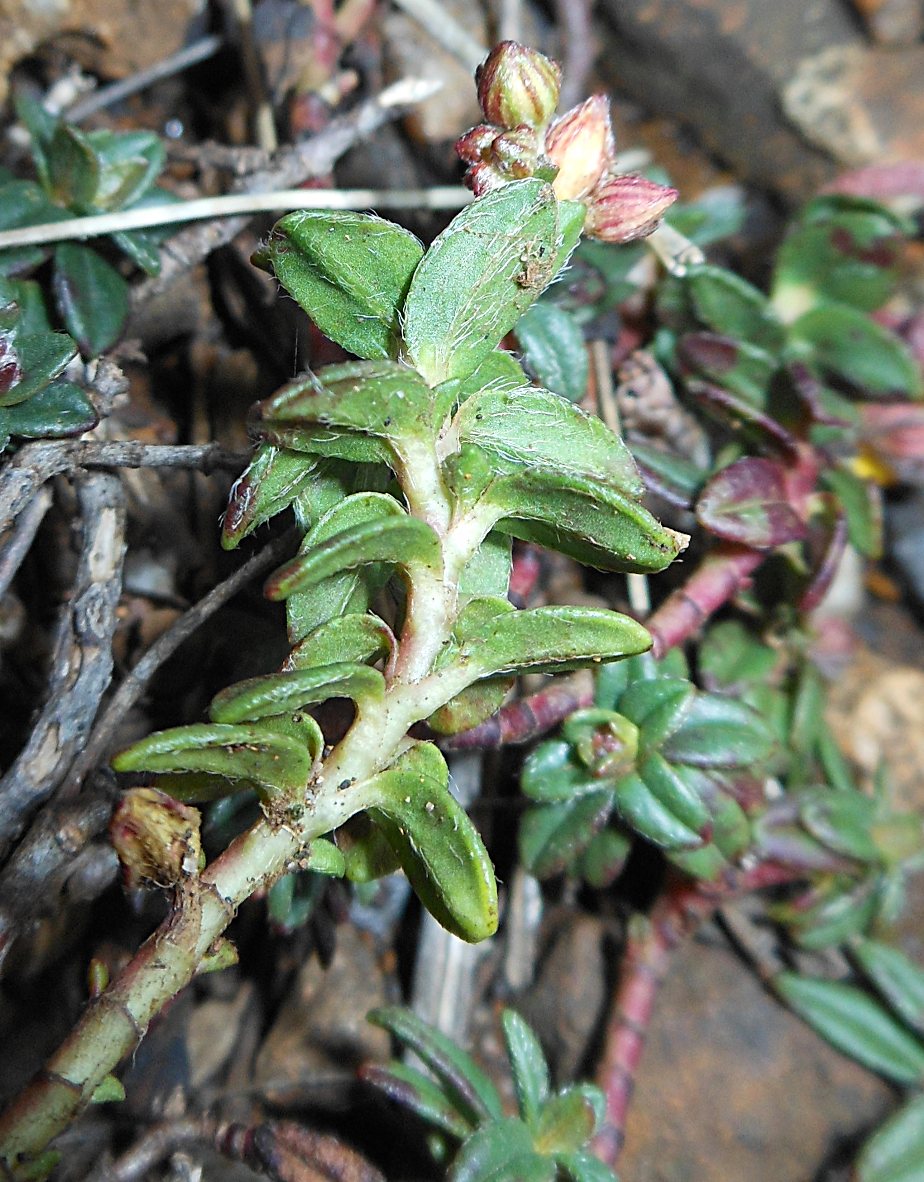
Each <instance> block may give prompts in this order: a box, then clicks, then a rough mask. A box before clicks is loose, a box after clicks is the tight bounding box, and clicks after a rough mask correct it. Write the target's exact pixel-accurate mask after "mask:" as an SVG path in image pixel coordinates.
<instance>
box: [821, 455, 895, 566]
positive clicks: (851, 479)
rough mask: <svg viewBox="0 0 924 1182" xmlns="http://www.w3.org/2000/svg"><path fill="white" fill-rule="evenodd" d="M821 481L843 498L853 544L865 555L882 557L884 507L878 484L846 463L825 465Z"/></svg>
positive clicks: (849, 535) (848, 531)
mask: <svg viewBox="0 0 924 1182" xmlns="http://www.w3.org/2000/svg"><path fill="white" fill-rule="evenodd" d="M820 481H821V484H822V485H823V486H824V487H826V488H830V489H831V491H832V492H833V493H834V495H835V496H836V497H837V499H838V501H839V502H840V505H841V508H842V509H843V511H844V514H845V516H846V518H847V536H848V538H849V539H850V544H851V545H852V546H853V547H854V548H855V549H857V550H859V551H860V553H861V554H862V555H863V556H864V557H865V558H881V557H882V544H883V540H882V532H883V520H882V519H883V509H882V494H881V492H880V491H879V488H878V487H877V486H876V485H875V484H873V482H872V481H871V480H864V479H863V478H862V477H860V476H857V475H855V473H853V472H851V471H850V469H849V468H846V467H844V468H841V467H837V468H835V467H826V468H825V469H824V471H823V472H822V473H821V476H820Z"/></svg>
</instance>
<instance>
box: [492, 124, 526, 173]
mask: <svg viewBox="0 0 924 1182" xmlns="http://www.w3.org/2000/svg"><path fill="white" fill-rule="evenodd" d="M538 158H539V137H538V136H537V135H536V133H535V131H534V130H533V129H532V128H531V127H527V126H526V125H525V124H521V125H520V126H519V127H514V128H512V129H511V130H510V131H504V132H501V134H500V135H498V136H495V138H494V142H493V143H492V144H491V147H490V150H489V152H488V155H487V161H488V163H489V164H493V165H494V166H495V167H496V168H497V169H498V170H499V171H500V172H501V173H502V174H503V175H504V176H506V177H509V178H510V179H511V180H516V181H518V180H522V179H523V177H527V176H532V175H533V173H534V172H535V169H536V164H537V162H538Z"/></svg>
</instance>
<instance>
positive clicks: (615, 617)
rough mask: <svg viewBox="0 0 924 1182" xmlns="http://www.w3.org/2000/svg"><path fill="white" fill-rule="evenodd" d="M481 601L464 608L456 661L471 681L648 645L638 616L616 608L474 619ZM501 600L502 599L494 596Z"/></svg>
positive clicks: (629, 652)
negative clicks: (466, 672) (464, 669)
mask: <svg viewBox="0 0 924 1182" xmlns="http://www.w3.org/2000/svg"><path fill="white" fill-rule="evenodd" d="M485 602H486V601H485V600H478V599H476V600H472V602H471V603H470V604H468V605H467V606H466V607H465V608H464V609H463V611H462V613H461V615H460V618H459V622H458V625H457V631H458V633H459V635H460V641H459V646H458V656H457V658H456V660H457V662H458V663H459V664H460V665H462V666H463V667H465V668H466V669H467V671H468V673H469V674H470V675H471V679H472V680H473V681H475V680H477V679H478V678H480V677H493V676H495V675H496V674H498V673H516V672H520V671H522V670H525V669H528V670H530V671H532V672H537V673H538V672H545V673H548V672H560V671H562V670H566V669H575V668H582V667H583V666H585V665H588V664H591V663H594V662H600V661H615V660H619V659H620V658H622V657H630V656H634V655H635V654H636V653H641V652H645V651H646V650H647V649H649V648H650V647H651V637H650V636H649V634H648V633H647V632H646V630H645V629H644V628H643V627H642V625H641V624H639V623H638V622H637V621H636V620H633V619H631V618H630V617H629V616H622V615H619V613H618V612H611V611H600V610H598V609H594V608H582V607H536V608H531V609H529V610H525V611H513V612H507V611H505V612H503V613H502V614H500V615H494V616H491V617H490V618H489V619H484V618H483V617H482V618H478V613H477V612H476V605H478V608H479V610H480V607H481V605H483V604H484V603H485ZM498 602H502V601H498Z"/></svg>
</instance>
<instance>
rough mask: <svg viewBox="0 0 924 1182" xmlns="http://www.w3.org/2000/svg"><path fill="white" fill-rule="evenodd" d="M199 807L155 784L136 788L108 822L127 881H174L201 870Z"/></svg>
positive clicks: (166, 883)
mask: <svg viewBox="0 0 924 1182" xmlns="http://www.w3.org/2000/svg"><path fill="white" fill-rule="evenodd" d="M200 820H201V818H200V815H199V810H198V809H194V808H190V807H189V806H188V805H185V804H180V802H179V801H178V800H174V799H173V797H172V796H168V795H167V794H166V793H165V792H159V791H158V790H157V789H156V788H132V789H130V790H129V791H128V792H126V793H125V795H124V796H123V797H122V800H121V803H120V804H119V807H118V808H117V809H116V811H115V813H114V814H113V817H112V821H111V822H110V825H109V835H110V837H111V839H112V844H113V845H114V846H115V850H116V853H117V854H118V855H119V860H120V861H121V863H122V867H123V869H124V872H125V883H126V886H127V887H129V888H130V889H131V888H134V887H138V886H140V885H141V883H142V882H153V883H156V884H157V885H158V886H176V885H177V884H178V883H179V882H181V881H182V879H184V878H190V877H193V876H194V875H196V874H198V873H199V870H200V868H201V862H202V844H201V841H200V839H199V823H200Z"/></svg>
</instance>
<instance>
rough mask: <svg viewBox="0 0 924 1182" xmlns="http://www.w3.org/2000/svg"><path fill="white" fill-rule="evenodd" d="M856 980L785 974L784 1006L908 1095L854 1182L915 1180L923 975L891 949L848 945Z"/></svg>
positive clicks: (923, 1042) (922, 1072) (870, 1147)
mask: <svg viewBox="0 0 924 1182" xmlns="http://www.w3.org/2000/svg"><path fill="white" fill-rule="evenodd" d="M850 955H851V959H852V960H853V962H854V965H855V966H856V968H857V971H858V974H859V977H860V981H846V980H845V981H840V980H828V979H821V978H816V977H807V976H804V975H801V974H798V973H793V972H783V973H779V974H778V975H777V976H776V977H775V978H774V979H773V985H774V988H775V989H776V991H777V993H778V994H779V995H780V996H781V997H782V999H783V1000H784V1001H785V1002H786V1004H787V1005H788V1006H789V1007H790V1008H791V1009H792V1010H794V1011H795V1012H796V1013H797V1014H798V1015H799V1016H800V1017H801V1018H802V1019H803V1020H804V1021H805V1022H807V1023H808V1024H809V1025H810V1026H811V1027H812V1028H813V1029H814V1030H815V1031H816V1032H817V1033H818V1034H820V1035H821V1036H822V1038H824V1039H826V1040H827V1041H828V1042H830V1043H831V1044H832V1045H833V1046H835V1047H836V1048H837V1049H838V1050H839V1051H841V1052H842V1053H843V1054H845V1055H848V1056H850V1058H852V1059H855V1060H856V1061H857V1062H859V1063H861V1064H863V1066H864V1067H868V1068H869V1069H870V1070H871V1071H875V1072H877V1073H878V1074H879V1075H881V1076H883V1077H884V1078H885V1079H887V1080H889V1081H890V1082H891V1083H893V1084H895V1085H896V1086H898V1087H900V1088H903V1089H906V1098H905V1101H904V1103H903V1104H902V1105H901V1107H900V1108H899V1109H898V1111H897V1112H896V1113H895V1114H894V1115H893V1116H891V1117H890V1118H889V1120H888V1121H886V1122H885V1124H884V1125H882V1126H881V1128H879V1129H878V1130H877V1131H876V1132H875V1133H874V1134H873V1136H872V1137H871V1138H870V1139H869V1140H868V1141H867V1143H866V1144H865V1145H864V1147H863V1149H862V1150H861V1151H860V1154H859V1157H858V1158H857V1161H856V1162H855V1164H854V1171H853V1174H852V1175H851V1176H852V1177H855V1178H856V1179H857V1182H916V1179H917V1178H919V1177H920V1175H921V1162H922V1161H924V1096H922V1095H921V1088H922V1086H924V969H922V967H921V966H920V965H919V964H917V963H916V962H915V961H913V960H911V959H910V958H909V957H908V956H906V955H905V953H904V952H902V951H901V950H900V949H898V948H896V947H894V946H893V945H891V944H887V943H883V942H881V941H878V940H870V939H862V940H856V941H854V942H853V943H852V944H851V946H850Z"/></svg>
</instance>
